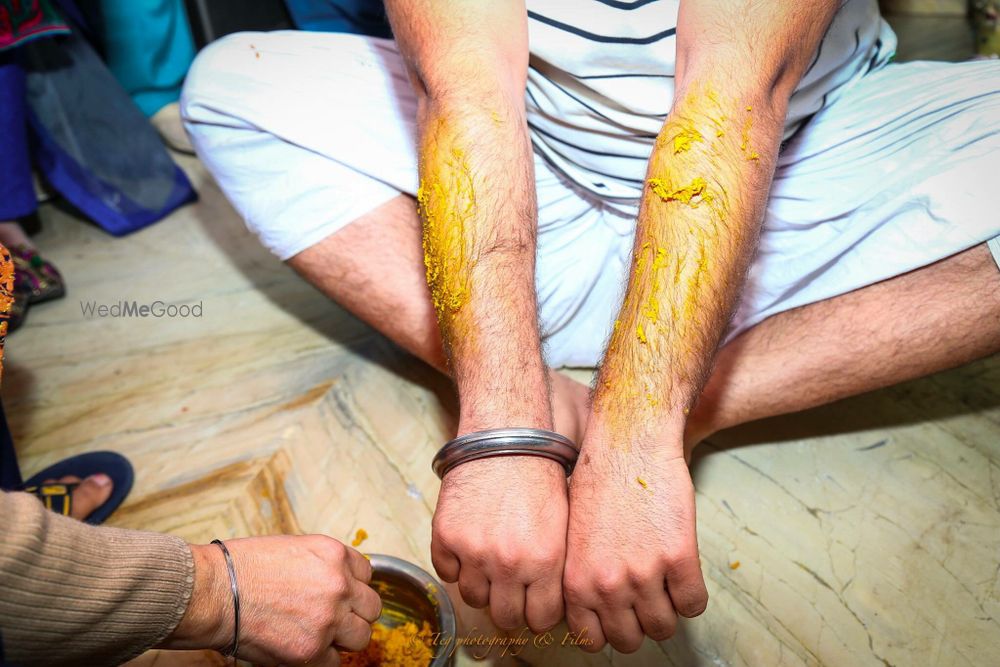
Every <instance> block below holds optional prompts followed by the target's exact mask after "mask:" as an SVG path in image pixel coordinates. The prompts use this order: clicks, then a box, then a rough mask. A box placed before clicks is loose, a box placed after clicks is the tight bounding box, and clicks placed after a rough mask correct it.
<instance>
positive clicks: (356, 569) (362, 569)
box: [347, 547, 372, 584]
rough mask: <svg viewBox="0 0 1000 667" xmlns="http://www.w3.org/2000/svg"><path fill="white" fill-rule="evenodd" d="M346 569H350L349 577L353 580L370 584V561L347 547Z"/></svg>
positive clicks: (355, 550)
mask: <svg viewBox="0 0 1000 667" xmlns="http://www.w3.org/2000/svg"><path fill="white" fill-rule="evenodd" d="M347 567H348V568H349V569H350V571H351V575H352V576H353V577H354V578H355V579H357V580H358V581H363V582H364V583H366V584H367V583H371V580H372V563H371V561H370V560H368V559H367V558H365V557H364V556H362V555H361V552H360V551H358V550H357V549H354V548H352V547H347Z"/></svg>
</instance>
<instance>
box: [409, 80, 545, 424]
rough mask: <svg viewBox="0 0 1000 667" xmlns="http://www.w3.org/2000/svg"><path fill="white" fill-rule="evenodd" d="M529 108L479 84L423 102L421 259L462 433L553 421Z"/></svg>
mask: <svg viewBox="0 0 1000 667" xmlns="http://www.w3.org/2000/svg"><path fill="white" fill-rule="evenodd" d="M511 97H513V96H511ZM522 107H523V105H518V103H517V100H516V99H510V98H508V97H505V96H504V95H503V94H499V95H498V94H495V93H494V94H492V95H490V94H487V93H486V92H485V91H484V92H483V93H482V94H479V95H477V94H476V93H475V91H474V90H471V91H466V92H464V93H463V94H462V95H461V96H459V95H440V96H427V97H425V98H424V99H422V101H421V105H420V117H419V124H420V189H419V191H418V195H417V199H418V206H419V211H420V216H421V219H422V221H423V243H424V260H425V265H426V269H427V282H428V285H429V286H430V290H431V296H432V299H433V302H434V307H435V311H436V313H437V317H438V324H439V327H440V330H441V336H442V339H443V342H444V346H445V350H446V353H447V355H448V359H449V363H450V365H451V370H452V373H453V375H454V378H455V381H456V384H457V386H458V391H459V398H460V401H461V423H460V430H463V431H468V430H474V429H481V428H491V427H499V426H511V425H518V426H534V427H543V428H548V427H550V426H551V410H550V407H549V396H548V387H547V384H546V378H547V375H546V372H545V368H544V365H543V362H542V356H541V347H540V341H539V334H538V319H537V312H536V311H537V305H536V298H535V286H534V280H535V273H534V264H535V234H536V228H537V224H536V204H535V194H534V192H535V190H534V174H533V171H532V164H533V163H532V157H531V148H530V143H529V141H528V136H527V128H526V125H525V119H524V112H523V108H522ZM498 420H499V421H498Z"/></svg>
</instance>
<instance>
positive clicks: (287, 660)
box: [161, 535, 382, 667]
mask: <svg viewBox="0 0 1000 667" xmlns="http://www.w3.org/2000/svg"><path fill="white" fill-rule="evenodd" d="M226 547H227V548H228V549H229V552H230V553H231V554H232V557H233V563H234V565H235V567H236V579H237V582H238V584H239V590H240V612H241V616H240V648H239V653H238V657H240V658H241V659H243V660H248V661H250V662H253V663H255V664H266V665H273V664H284V665H302V664H306V663H308V664H309V666H310V667H336V666H337V665H339V664H340V656H339V655H338V653H337V650H338V649H346V650H351V651H359V650H362V649H364V648H365V647H366V646H367V645H368V642H369V640H370V638H371V624H372V623H374V622H375V621H376V620H377V619H378V617H379V614H380V613H381V611H382V601H381V600H380V599H379V596H378V594H377V593H376V592H375V591H374V590H373V589H372V588H371V587H370V586H368V583H369V582H370V581H371V575H372V568H371V564H370V563H369V562H368V560H367V559H366V558H365V557H364V556H362V555H361V554H360V553H358V552H357V551H355V550H354V549H351V548H350V547H347V546H345V545H343V544H341V543H340V542H338V541H336V540H334V539H332V538H329V537H325V536H323V535H302V536H294V537H290V536H280V537H254V538H247V539H239V540H227V541H226ZM191 553H192V554H193V556H194V560H195V584H194V590H193V592H192V594H191V602H190V603H189V604H188V609H187V612H186V613H185V615H184V618H183V620H182V621H181V623H180V625H178V627H177V628H176V629H175V630H174V632H173V633H172V634H171V635H170V637H168V638H167V640H166V641H165V642H164V643H163V644H162V645H161V647H162V648H188V649H191V648H214V649H216V650H225V649H226V648H227V647H228V646H230V644H231V643H232V640H233V599H232V592H231V590H230V585H229V574H228V571H227V570H226V564H225V560H224V558H223V555H222V551H221V550H220V549H219V548H218V546H217V545H214V544H207V545H192V546H191Z"/></svg>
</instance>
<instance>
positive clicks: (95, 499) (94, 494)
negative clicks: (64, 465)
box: [44, 474, 113, 521]
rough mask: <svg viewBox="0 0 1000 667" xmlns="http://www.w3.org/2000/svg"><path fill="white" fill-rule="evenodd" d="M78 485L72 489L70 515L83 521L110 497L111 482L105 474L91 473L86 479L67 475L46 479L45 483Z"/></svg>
mask: <svg viewBox="0 0 1000 667" xmlns="http://www.w3.org/2000/svg"><path fill="white" fill-rule="evenodd" d="M77 482H79V483H80V486H78V487H76V488H75V489H73V509H72V511H71V512H70V516H71V517H73V518H74V519H77V520H79V521H83V520H84V519H86V518H87V517H88V516H90V513H91V512H93V511H94V510H96V509H97V508H98V507H100V506H101V505H103V504H104V503H105V502H107V500H108V498H110V497H111V491H112V489H113V484H112V482H111V478H110V477H108V476H107V475H103V474H97V475H91V476H90V477H88V478H87V479H85V480H83V481H82V482H81V481H80V478H79V477H76V476H74V475H69V476H66V477H63V478H62V479H58V480H55V479H47V480H45V482H44V483H45V484H76V483H77Z"/></svg>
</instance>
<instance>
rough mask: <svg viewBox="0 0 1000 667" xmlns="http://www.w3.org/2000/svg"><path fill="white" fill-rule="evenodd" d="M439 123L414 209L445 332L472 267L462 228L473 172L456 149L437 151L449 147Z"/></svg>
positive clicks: (464, 297)
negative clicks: (418, 215)
mask: <svg viewBox="0 0 1000 667" xmlns="http://www.w3.org/2000/svg"><path fill="white" fill-rule="evenodd" d="M446 134H447V128H446V127H445V126H444V123H439V124H438V126H437V127H436V128H435V130H434V131H433V138H432V139H431V145H430V146H429V147H425V150H424V155H423V156H422V157H423V159H422V164H421V182H420V187H419V188H418V189H417V208H418V210H419V213H420V217H421V219H422V220H423V227H424V233H423V249H424V266H425V267H426V270H427V284H428V286H429V287H430V291H431V299H432V301H433V302H434V310H435V311H436V312H437V316H438V322H439V324H440V325H441V326H442V328H448V327H450V325H451V321H452V320H453V319H454V317H455V315H456V314H457V313H458V312H459V311H460V310H461V309H462V306H463V305H465V303H466V301H468V299H469V291H470V287H469V275H470V273H471V271H472V267H473V265H474V263H475V261H474V259H473V258H471V257H470V256H469V250H468V248H469V247H471V245H472V243H471V239H469V238H467V237H466V233H467V229H466V228H467V224H466V223H467V222H469V221H470V220H471V218H472V216H473V215H475V212H476V192H475V188H474V187H473V181H472V172H471V169H470V168H469V164H468V162H467V160H466V157H465V153H464V152H463V151H462V150H461V149H460V148H455V147H452V148H451V149H450V150H448V149H444V148H439V146H441V144H444V143H446V142H447V141H448V139H447V137H446V136H445V135H446Z"/></svg>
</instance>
